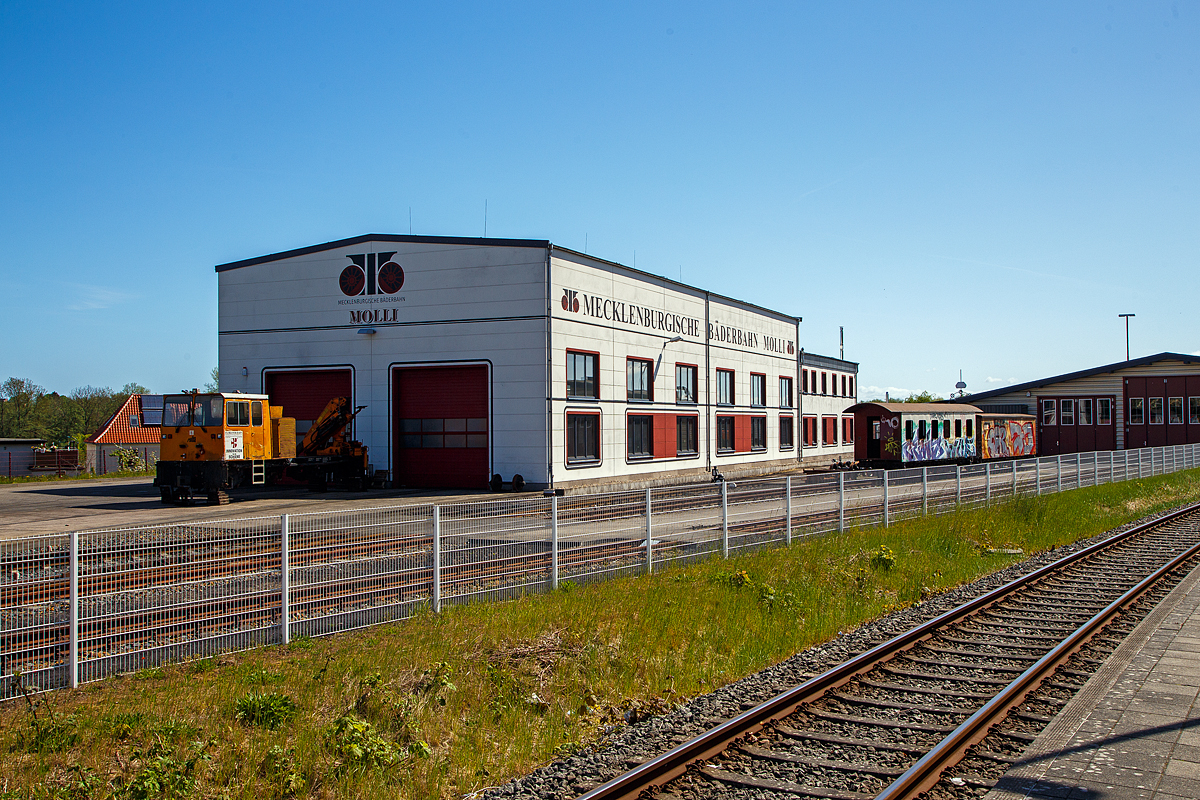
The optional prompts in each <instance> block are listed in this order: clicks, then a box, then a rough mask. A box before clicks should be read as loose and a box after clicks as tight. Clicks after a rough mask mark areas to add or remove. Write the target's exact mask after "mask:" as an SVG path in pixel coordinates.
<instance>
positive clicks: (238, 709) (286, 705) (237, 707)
mask: <svg viewBox="0 0 1200 800" xmlns="http://www.w3.org/2000/svg"><path fill="white" fill-rule="evenodd" d="M295 714H296V704H295V703H294V702H293V701H292V698H290V697H288V696H287V695H285V694H280V693H279V692H269V693H268V692H251V693H250V694H248V695H245V696H244V697H239V698H238V699H237V702H236V703H234V708H233V716H234V718H235V719H237V721H238V722H241V723H244V724H246V725H259V726H261V727H263V728H268V729H270V730H275V729H276V728H278V727H279V726H280V725H282V724H283V723H285V722H287V721H288V720H289V719H291V718H292V717H293V716H295Z"/></svg>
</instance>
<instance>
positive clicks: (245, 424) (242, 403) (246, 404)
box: [225, 400, 250, 428]
mask: <svg viewBox="0 0 1200 800" xmlns="http://www.w3.org/2000/svg"><path fill="white" fill-rule="evenodd" d="M233 409H237V419H236V420H235V419H234V415H233V414H231V413H230V411H231V410H233ZM243 411H245V412H246V415H245V417H244V420H245V421H243V417H242V412H243ZM225 427H227V428H249V427H250V401H249V400H226V401H225Z"/></svg>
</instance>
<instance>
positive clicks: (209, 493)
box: [154, 391, 367, 505]
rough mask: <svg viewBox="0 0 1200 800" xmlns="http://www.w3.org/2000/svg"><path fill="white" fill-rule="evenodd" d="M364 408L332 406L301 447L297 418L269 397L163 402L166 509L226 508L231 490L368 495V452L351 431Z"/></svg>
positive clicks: (160, 482) (196, 396)
mask: <svg viewBox="0 0 1200 800" xmlns="http://www.w3.org/2000/svg"><path fill="white" fill-rule="evenodd" d="M363 408H365V406H359V407H358V408H356V409H353V410H351V407H350V399H349V398H348V397H335V398H333V399H332V400H330V401H329V403H328V404H327V405H326V406H325V409H324V410H323V411H322V412H321V414H320V416H319V417H317V419H316V420H315V421H314V422H313V424H312V427H311V428H309V430H308V431H307V432H306V433H305V434H304V438H303V439H302V440H301V441H299V442H297V435H296V420H295V419H294V418H292V417H285V416H284V415H283V407H282V406H273V405H271V403H270V398H269V397H268V396H267V395H265V394H240V393H224V392H216V393H202V392H197V391H192V392H191V393H190V394H174V395H167V396H166V397H164V398H163V422H162V443H161V446H160V448H159V451H160V456H159V461H158V468H157V474H156V476H155V478H154V485H155V486H157V487H158V489H159V492H161V493H162V501H163V502H164V503H191V502H193V501H194V500H195V499H197V498H199V497H203V498H205V499H206V500H207V502H208V504H209V505H216V504H218V503H226V502H228V501H229V497H228V495H227V494H226V490H227V489H236V488H238V487H241V486H270V485H274V484H278V483H285V482H297V483H306V484H308V485H309V486H310V487H312V488H314V489H324V488H326V487H327V486H329V485H331V484H332V485H337V486H340V487H344V488H348V489H363V488H365V485H366V477H367V448H366V447H364V446H363V445H362V444H361V443H359V442H356V441H352V440H348V439H347V438H346V432H347V430H348V428H349V425H350V423H351V422H352V421H353V420H354V417H355V416H356V415H357V414H358V412H359V411H362V409H363Z"/></svg>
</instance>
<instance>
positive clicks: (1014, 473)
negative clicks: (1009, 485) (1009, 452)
mask: <svg viewBox="0 0 1200 800" xmlns="http://www.w3.org/2000/svg"><path fill="white" fill-rule="evenodd" d="M1012 467H1013V497H1016V496H1017V460H1016V459H1015V458H1014V459H1013V462H1012Z"/></svg>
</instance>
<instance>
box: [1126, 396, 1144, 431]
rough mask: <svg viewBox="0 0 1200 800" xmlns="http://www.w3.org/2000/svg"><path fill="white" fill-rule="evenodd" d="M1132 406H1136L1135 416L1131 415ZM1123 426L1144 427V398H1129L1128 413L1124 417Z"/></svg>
mask: <svg viewBox="0 0 1200 800" xmlns="http://www.w3.org/2000/svg"><path fill="white" fill-rule="evenodd" d="M1134 404H1136V408H1137V414H1136V415H1135V414H1134V413H1133V410H1134V408H1135V405H1134ZM1125 424H1126V425H1145V424H1146V398H1144V397H1131V398H1129V413H1128V415H1127V416H1126V419H1125Z"/></svg>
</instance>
